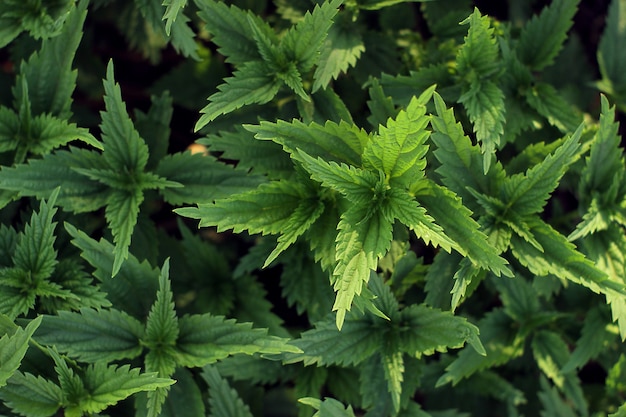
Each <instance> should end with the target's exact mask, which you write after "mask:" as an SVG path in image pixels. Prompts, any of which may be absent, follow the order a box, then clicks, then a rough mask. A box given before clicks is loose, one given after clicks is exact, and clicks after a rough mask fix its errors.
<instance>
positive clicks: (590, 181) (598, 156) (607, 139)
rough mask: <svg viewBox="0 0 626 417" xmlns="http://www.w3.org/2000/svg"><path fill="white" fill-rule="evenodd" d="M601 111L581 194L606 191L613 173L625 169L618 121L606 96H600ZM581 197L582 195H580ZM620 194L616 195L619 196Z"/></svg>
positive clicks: (587, 160)
mask: <svg viewBox="0 0 626 417" xmlns="http://www.w3.org/2000/svg"><path fill="white" fill-rule="evenodd" d="M600 103H601V112H600V123H599V126H598V131H597V132H596V134H595V137H594V141H593V144H592V145H591V150H590V151H589V157H587V158H586V161H585V162H586V164H585V168H584V169H583V172H582V181H581V185H580V190H581V194H583V195H584V194H587V193H589V194H590V193H591V192H593V191H601V192H602V193H605V192H606V191H608V189H609V187H610V185H611V182H612V181H613V178H614V177H615V175H617V174H618V173H620V172H624V171H625V167H624V160H623V157H622V155H621V152H620V140H621V137H620V136H619V132H618V131H619V123H618V122H616V119H615V106H612V107H609V101H608V100H607V98H606V96H604V95H601V96H600ZM581 197H583V196H581ZM620 197H621V196H617V198H620Z"/></svg>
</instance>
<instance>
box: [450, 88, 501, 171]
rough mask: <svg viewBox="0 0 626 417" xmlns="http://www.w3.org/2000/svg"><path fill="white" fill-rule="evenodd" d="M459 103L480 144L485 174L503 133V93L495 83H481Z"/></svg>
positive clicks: (465, 94) (466, 93)
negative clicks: (463, 108)
mask: <svg viewBox="0 0 626 417" xmlns="http://www.w3.org/2000/svg"><path fill="white" fill-rule="evenodd" d="M459 102H461V103H462V104H463V107H465V110H466V111H467V113H468V115H469V118H470V120H471V121H472V124H473V125H474V132H475V133H476V138H477V139H478V140H479V141H480V143H481V151H482V153H483V166H484V172H485V173H487V172H488V171H489V168H490V166H491V160H492V156H493V154H494V153H495V151H496V149H497V148H498V146H499V145H500V138H501V137H502V134H503V133H504V122H505V109H506V107H505V105H504V93H503V92H502V90H501V89H500V88H499V87H498V85H497V84H496V83H494V82H492V81H483V82H480V83H475V84H474V85H472V86H471V87H470V90H469V91H467V92H465V93H464V94H463V95H462V96H461V97H460V98H459Z"/></svg>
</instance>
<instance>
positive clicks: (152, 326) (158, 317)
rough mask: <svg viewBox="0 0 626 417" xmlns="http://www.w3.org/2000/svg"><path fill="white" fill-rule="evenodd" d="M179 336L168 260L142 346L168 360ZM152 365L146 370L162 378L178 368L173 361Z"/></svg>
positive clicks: (162, 272)
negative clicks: (156, 373)
mask: <svg viewBox="0 0 626 417" xmlns="http://www.w3.org/2000/svg"><path fill="white" fill-rule="evenodd" d="M178 334H179V329H178V318H177V317H176V310H175V308H174V295H173V293H172V289H171V284H170V280H169V259H166V260H165V263H164V264H163V268H162V269H161V275H160V277H159V290H158V291H157V299H156V301H155V302H154V304H153V305H152V309H151V310H150V314H149V315H148V320H147V322H146V332H145V336H144V338H143V339H142V344H144V345H145V346H147V347H148V349H150V350H151V352H150V354H153V355H154V356H156V357H163V358H167V357H168V356H170V355H169V353H170V352H173V351H174V347H175V346H176V340H177V339H178ZM150 354H149V355H150ZM152 365H153V366H150V367H146V368H147V369H148V370H149V371H157V372H158V374H159V375H160V376H162V377H169V376H171V375H172V374H173V373H174V369H175V367H176V363H175V362H174V360H173V359H172V360H171V361H168V360H165V359H161V360H157V361H156V363H153V364H152ZM155 365H156V366H155Z"/></svg>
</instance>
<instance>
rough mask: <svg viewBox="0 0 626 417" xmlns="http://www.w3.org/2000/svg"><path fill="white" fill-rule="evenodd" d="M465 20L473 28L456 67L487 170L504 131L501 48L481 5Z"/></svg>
mask: <svg viewBox="0 0 626 417" xmlns="http://www.w3.org/2000/svg"><path fill="white" fill-rule="evenodd" d="M462 23H469V25H470V28H469V32H468V34H467V36H466V37H465V41H464V44H463V46H462V47H461V49H459V52H458V53H457V57H456V64H457V71H458V72H459V74H462V75H463V77H464V79H465V82H466V84H467V87H466V88H465V89H464V92H463V94H462V95H461V97H460V98H459V102H460V103H462V104H463V107H465V110H466V111H467V114H468V115H469V118H470V120H471V122H472V124H473V125H474V132H475V133H476V138H477V139H478V140H479V141H480V142H481V148H482V152H483V166H484V172H485V173H487V172H488V171H489V167H490V165H491V158H492V154H493V153H494V152H495V150H496V148H497V147H498V146H499V144H500V137H501V136H502V134H503V133H504V121H505V119H504V117H505V115H504V112H505V106H504V93H503V92H502V90H501V89H500V87H499V86H498V85H497V84H496V82H495V78H496V77H497V76H498V75H499V74H498V72H499V71H500V59H499V48H498V44H497V43H496V38H495V36H494V29H493V28H492V27H491V24H490V19H489V17H488V16H481V14H480V12H479V11H478V9H474V12H473V13H472V14H471V15H470V16H469V17H468V18H467V19H466V20H465V21H464V22H462Z"/></svg>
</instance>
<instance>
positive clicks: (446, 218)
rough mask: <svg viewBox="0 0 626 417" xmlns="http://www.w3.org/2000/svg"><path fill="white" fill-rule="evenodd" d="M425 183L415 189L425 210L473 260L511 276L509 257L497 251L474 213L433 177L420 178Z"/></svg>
mask: <svg viewBox="0 0 626 417" xmlns="http://www.w3.org/2000/svg"><path fill="white" fill-rule="evenodd" d="M421 183H423V186H421V189H418V190H416V192H415V198H416V199H417V201H418V202H419V203H420V204H422V205H423V206H424V207H426V211H427V212H428V213H429V214H430V215H431V216H432V217H433V218H434V219H435V222H436V223H437V224H438V225H440V226H441V227H442V228H443V231H444V232H445V234H446V235H447V236H448V237H450V238H451V239H452V240H454V241H455V242H456V243H457V244H458V246H460V248H461V249H462V251H460V252H461V254H462V255H465V256H469V259H470V260H471V261H472V263H473V264H475V265H477V266H478V267H480V268H483V269H488V270H490V271H491V272H493V273H494V274H496V275H497V276H500V275H505V276H512V272H511V271H510V270H509V268H508V267H507V266H506V265H507V263H508V262H507V261H506V260H505V259H503V258H501V257H500V256H499V255H498V253H499V252H498V250H497V249H496V248H494V247H493V246H491V244H490V243H489V240H488V238H487V236H486V235H485V234H484V233H483V232H481V231H480V225H479V224H478V223H477V222H476V221H475V220H474V219H472V217H471V211H470V210H469V209H468V208H467V207H465V206H464V205H463V204H462V202H461V200H460V199H459V197H457V196H456V195H455V194H454V193H452V192H451V191H450V190H448V189H447V188H444V187H441V186H439V185H436V184H434V183H431V182H430V181H421Z"/></svg>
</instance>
